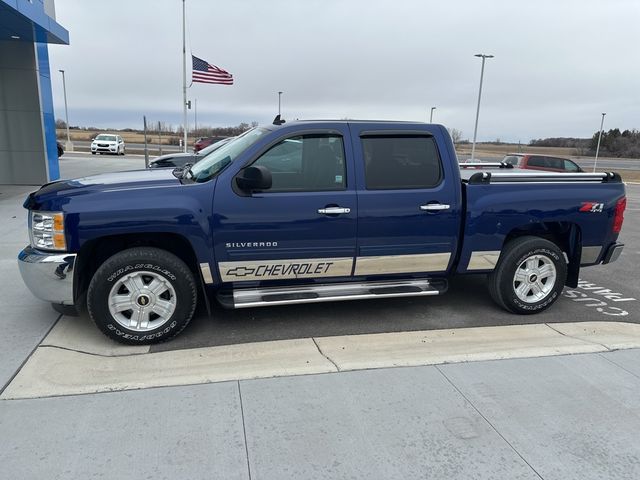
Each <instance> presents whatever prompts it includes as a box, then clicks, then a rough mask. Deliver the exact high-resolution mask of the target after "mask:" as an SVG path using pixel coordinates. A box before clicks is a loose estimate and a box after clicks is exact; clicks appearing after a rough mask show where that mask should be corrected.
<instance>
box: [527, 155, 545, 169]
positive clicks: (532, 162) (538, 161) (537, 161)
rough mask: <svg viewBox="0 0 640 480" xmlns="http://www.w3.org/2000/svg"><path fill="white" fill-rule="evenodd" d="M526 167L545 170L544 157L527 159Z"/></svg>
mask: <svg viewBox="0 0 640 480" xmlns="http://www.w3.org/2000/svg"><path fill="white" fill-rule="evenodd" d="M527 165H529V166H530V167H542V168H547V162H546V161H545V157H529V160H528V161H527Z"/></svg>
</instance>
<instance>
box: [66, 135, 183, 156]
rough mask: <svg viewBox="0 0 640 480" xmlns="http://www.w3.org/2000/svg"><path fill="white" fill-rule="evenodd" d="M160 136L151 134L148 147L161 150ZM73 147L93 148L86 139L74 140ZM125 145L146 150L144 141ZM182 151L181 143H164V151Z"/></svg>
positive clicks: (127, 147)
mask: <svg viewBox="0 0 640 480" xmlns="http://www.w3.org/2000/svg"><path fill="white" fill-rule="evenodd" d="M154 140H156V142H155V143H154ZM157 140H158V137H151V136H149V143H148V144H147V148H148V149H149V150H153V151H156V150H159V149H160V146H159V145H158V142H157ZM73 147H74V148H75V149H79V150H84V153H86V152H88V151H89V150H90V149H91V142H85V141H75V142H73ZM125 147H126V149H127V150H144V143H131V142H126V143H125ZM191 149H192V148H191V147H190V148H189V151H191ZM180 151H182V149H181V147H180V146H179V145H164V144H163V145H162V153H163V154H165V153H171V152H180Z"/></svg>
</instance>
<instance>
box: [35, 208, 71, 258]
mask: <svg viewBox="0 0 640 480" xmlns="http://www.w3.org/2000/svg"><path fill="white" fill-rule="evenodd" d="M29 238H30V240H31V246H32V247H34V248H41V249H44V250H66V249H67V241H66V239H65V237H64V213H63V212H38V211H31V212H30V216H29Z"/></svg>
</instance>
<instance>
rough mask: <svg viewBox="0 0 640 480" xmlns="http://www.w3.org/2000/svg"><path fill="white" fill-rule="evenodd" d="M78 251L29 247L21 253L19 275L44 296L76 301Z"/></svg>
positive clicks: (29, 286) (51, 300) (40, 297)
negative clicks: (74, 285)
mask: <svg viewBox="0 0 640 480" xmlns="http://www.w3.org/2000/svg"><path fill="white" fill-rule="evenodd" d="M75 263H76V254H75V253H52V252H43V251H41V250H36V249H35V248H32V247H26V248H25V249H24V250H22V251H21V252H20V253H19V254H18V267H20V275H22V280H24V283H25V284H26V285H27V287H28V288H29V290H31V293H33V294H34V295H35V296H36V297H38V298H39V299H41V300H45V301H47V302H52V303H61V304H64V305H73V304H74V298H73V281H74V277H75V275H74V272H75V269H74V267H75Z"/></svg>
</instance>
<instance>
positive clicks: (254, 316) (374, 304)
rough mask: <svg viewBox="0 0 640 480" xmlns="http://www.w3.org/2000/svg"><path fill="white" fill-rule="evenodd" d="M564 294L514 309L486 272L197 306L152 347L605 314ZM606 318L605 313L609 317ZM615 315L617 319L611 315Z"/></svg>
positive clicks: (164, 348) (586, 317) (548, 320)
mask: <svg viewBox="0 0 640 480" xmlns="http://www.w3.org/2000/svg"><path fill="white" fill-rule="evenodd" d="M583 310H584V309H582V308H580V306H579V305H576V304H573V303H572V302H571V301H569V300H568V299H565V298H560V299H559V300H558V302H557V303H556V304H555V305H554V306H553V307H552V308H550V309H549V310H548V311H546V312H543V313H540V314H536V315H514V314H511V313H509V312H506V311H504V310H502V309H501V308H500V307H498V306H497V305H496V304H494V303H493V301H492V300H491V298H490V296H489V293H488V291H487V289H486V276H484V275H467V276H460V277H455V278H453V279H451V281H450V286H449V291H448V292H447V293H446V295H443V296H437V297H408V298H390V299H380V300H361V301H347V302H332V303H314V304H303V305H287V306H274V307H260V308H251V309H240V310H225V309H223V308H222V307H220V306H219V305H217V304H213V305H212V317H211V318H209V317H208V316H207V315H206V312H205V311H204V308H201V309H200V310H199V312H198V314H197V315H196V317H195V318H194V319H193V320H192V322H191V324H190V325H189V326H188V327H187V328H186V329H185V331H184V332H182V333H181V334H180V335H179V336H178V337H176V338H175V339H173V340H171V341H169V342H166V343H162V344H158V345H154V346H152V348H151V351H152V352H158V351H167V350H178V349H185V348H198V347H207V346H216V345H231V344H238V343H249V342H264V341H271V340H288V339H295V338H307V337H325V336H334V335H358V334H367V333H387V332H404V331H416V330H435V329H446V328H464V327H486V326H499V325H521V324H532V323H552V322H567V321H572V322H576V321H587V320H607V319H605V318H600V317H596V318H594V317H593V315H590V314H589V313H590V312H588V311H586V312H585V311H583ZM609 320H611V319H609ZM613 320H619V319H613Z"/></svg>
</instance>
